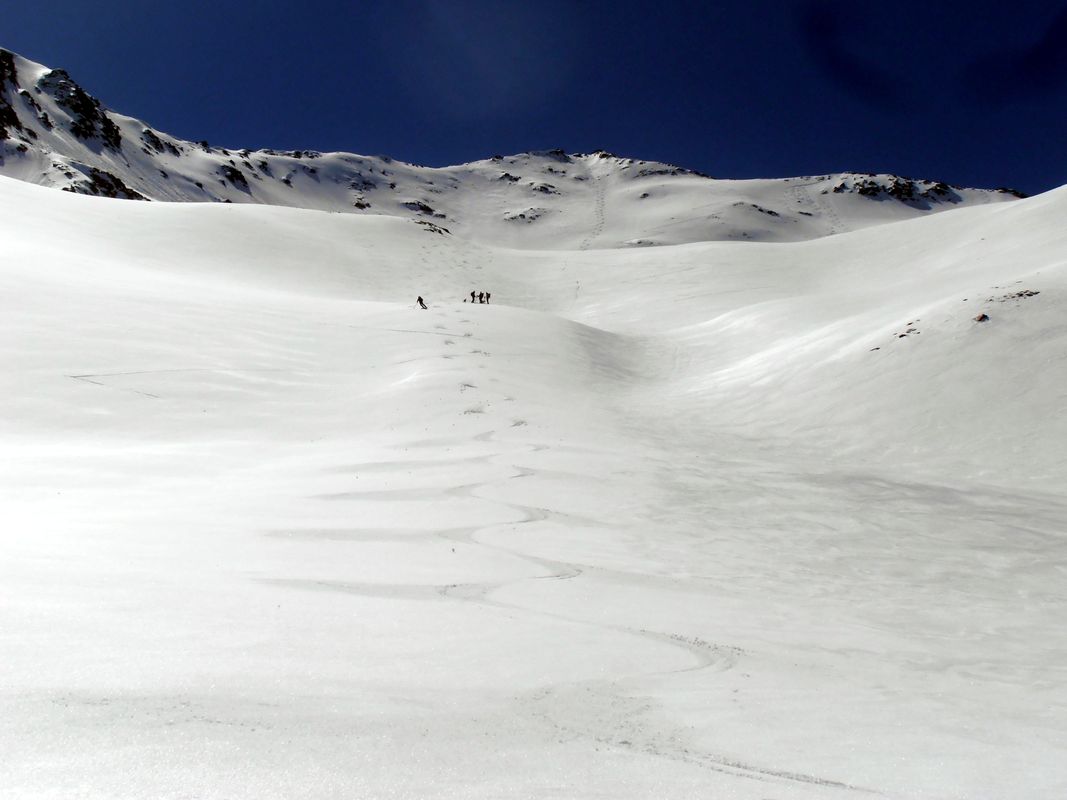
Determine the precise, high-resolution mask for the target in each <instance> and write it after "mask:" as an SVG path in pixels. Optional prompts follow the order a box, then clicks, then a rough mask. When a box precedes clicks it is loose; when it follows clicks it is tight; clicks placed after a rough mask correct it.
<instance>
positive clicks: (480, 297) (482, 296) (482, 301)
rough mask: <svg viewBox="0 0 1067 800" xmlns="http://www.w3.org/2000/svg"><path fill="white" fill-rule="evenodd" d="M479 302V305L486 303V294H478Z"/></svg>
mask: <svg viewBox="0 0 1067 800" xmlns="http://www.w3.org/2000/svg"><path fill="white" fill-rule="evenodd" d="M478 302H479V303H484V302H485V292H478Z"/></svg>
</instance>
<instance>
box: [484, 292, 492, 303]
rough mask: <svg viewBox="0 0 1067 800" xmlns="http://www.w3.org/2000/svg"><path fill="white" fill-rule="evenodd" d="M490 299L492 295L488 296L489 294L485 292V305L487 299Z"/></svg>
mask: <svg viewBox="0 0 1067 800" xmlns="http://www.w3.org/2000/svg"><path fill="white" fill-rule="evenodd" d="M490 297H492V295H490V294H489V292H486V293H485V302H487V303H488V302H489V298H490Z"/></svg>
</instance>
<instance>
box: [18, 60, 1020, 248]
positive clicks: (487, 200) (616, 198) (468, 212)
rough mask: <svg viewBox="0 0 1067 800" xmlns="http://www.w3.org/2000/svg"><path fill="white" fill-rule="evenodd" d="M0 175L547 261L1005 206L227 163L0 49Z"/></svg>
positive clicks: (803, 190)
mask: <svg viewBox="0 0 1067 800" xmlns="http://www.w3.org/2000/svg"><path fill="white" fill-rule="evenodd" d="M5 120H6V121H7V122H6V123H5ZM5 136H6V137H8V138H7V141H6V142H5V141H4V139H5ZM0 174H2V175H7V176H9V177H13V178H18V179H20V180H24V181H29V182H31V183H39V184H42V185H45V186H52V187H57V188H62V189H66V190H68V191H72V192H76V193H80V194H93V195H104V196H108V197H121V198H140V199H152V200H182V201H200V202H232V203H259V204H268V205H280V206H291V207H295V208H315V209H319V210H323V211H343V212H351V213H357V214H373V215H376V216H378V215H383V214H384V215H389V216H400V217H404V218H406V219H419V220H423V221H424V222H425V223H427V224H428V225H433V226H436V228H438V229H440V230H441V231H442V233H444V232H445V231H447V232H448V233H451V234H455V235H462V236H463V237H464V238H465V239H467V240H476V241H479V242H481V243H484V244H497V245H505V246H508V247H516V248H527V249H546V248H551V249H560V250H573V249H583V250H585V249H595V248H618V247H641V246H654V245H670V244H683V243H688V242H701V241H723V240H751V241H765V242H790V241H801V240H807V239H814V238H818V237H822V236H826V235H829V234H833V233H840V232H842V231H847V230H850V229H854V228H860V227H866V226H869V225H875V224H880V223H885V222H892V221H896V220H903V219H911V218H914V217H918V216H923V215H926V214H929V213H931V212H936V211H943V210H946V209H952V208H957V207H960V206H968V205H979V204H986V203H991V202H1000V201H1003V200H1014V199H1015V194H1013V193H1012V192H1011V191H1009V190H998V191H985V190H979V189H963V188H959V187H954V186H949V185H947V184H944V183H940V182H935V181H929V180H911V179H908V178H901V177H897V176H893V175H857V174H852V173H848V174H841V175H820V176H814V177H806V178H789V179H782V180H746V181H737V180H714V179H711V178H709V177H707V176H705V175H700V174H699V173H695V172H692V171H691V170H686V169H682V168H680V167H675V166H671V165H668V164H661V163H657V162H653V161H639V160H634V159H630V158H619V157H617V156H613V155H611V154H610V153H605V152H602V151H600V152H596V153H592V154H584V155H582V154H568V153H565V152H564V151H562V150H550V151H543V152H539V153H525V154H521V155H514V156H508V157H504V156H495V157H493V158H491V159H487V160H485V161H478V162H475V163H472V164H464V165H461V166H455V167H445V168H440V169H434V168H427V167H418V166H415V165H412V164H405V163H403V162H398V161H394V160H393V159H390V158H387V157H372V156H359V155H353V154H351V153H326V154H323V153H318V152H313V151H308V150H302V151H295V152H286V153H280V152H276V151H273V150H257V151H250V150H230V149H227V148H223V147H217V146H213V145H211V144H210V143H208V142H197V143H194V142H186V141H182V140H180V139H176V138H174V137H172V136H169V135H167V134H165V133H161V132H159V131H156V130H154V129H153V128H152V127H151V126H149V125H148V124H147V123H145V122H142V121H141V120H137V119H133V118H131V117H126V116H122V115H120V114H116V113H114V112H110V111H108V110H107V109H106V108H105V107H104V106H102V105H101V104H100V102H99V101H98V100H97V99H96V98H93V97H92V96H91V95H89V94H88V93H87V92H85V91H84V89H82V88H81V87H79V86H78V85H77V84H76V83H75V82H74V81H73V80H72V79H71V78H70V76H69V75H68V74H67V73H66V72H64V71H62V70H51V69H49V68H48V67H45V66H42V65H40V64H35V63H33V62H31V61H27V60H26V59H23V58H21V57H20V56H17V55H15V54H13V53H10V52H8V51H4V50H0Z"/></svg>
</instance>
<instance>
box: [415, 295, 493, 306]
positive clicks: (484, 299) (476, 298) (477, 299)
mask: <svg viewBox="0 0 1067 800" xmlns="http://www.w3.org/2000/svg"><path fill="white" fill-rule="evenodd" d="M491 296H492V295H491V294H490V293H489V292H474V291H472V292H471V302H472V303H488V302H489V298H490V297H491ZM415 302H416V303H418V304H419V308H422V309H425V308H429V306H427V305H426V301H425V300H423V299H422V296H421V295H420V296H419V297H417V298H416V299H415ZM463 302H464V303H466V302H467V298H466V297H464V298H463Z"/></svg>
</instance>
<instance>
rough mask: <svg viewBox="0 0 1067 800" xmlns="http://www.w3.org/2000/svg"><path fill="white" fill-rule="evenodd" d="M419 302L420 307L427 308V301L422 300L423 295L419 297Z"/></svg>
mask: <svg viewBox="0 0 1067 800" xmlns="http://www.w3.org/2000/svg"><path fill="white" fill-rule="evenodd" d="M417 302H418V304H419V308H422V309H425V308H426V303H424V302H423V301H422V298H421V297H420V298H418V300H417Z"/></svg>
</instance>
